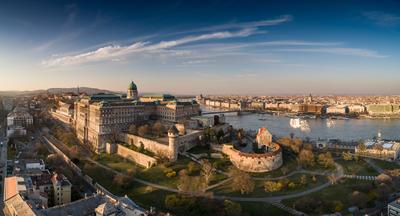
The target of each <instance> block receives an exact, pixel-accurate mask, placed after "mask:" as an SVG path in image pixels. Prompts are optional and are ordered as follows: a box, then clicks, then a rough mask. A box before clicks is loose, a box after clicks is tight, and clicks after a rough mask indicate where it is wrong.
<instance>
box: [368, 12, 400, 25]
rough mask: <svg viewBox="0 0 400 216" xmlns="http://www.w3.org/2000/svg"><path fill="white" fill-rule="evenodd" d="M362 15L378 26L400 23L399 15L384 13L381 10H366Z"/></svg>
mask: <svg viewBox="0 0 400 216" xmlns="http://www.w3.org/2000/svg"><path fill="white" fill-rule="evenodd" d="M363 15H364V16H365V17H366V18H367V19H369V20H370V21H372V22H373V23H375V24H376V25H380V26H394V25H397V24H399V23H400V16H398V15H395V14H390V13H384V12H381V11H366V12H363Z"/></svg>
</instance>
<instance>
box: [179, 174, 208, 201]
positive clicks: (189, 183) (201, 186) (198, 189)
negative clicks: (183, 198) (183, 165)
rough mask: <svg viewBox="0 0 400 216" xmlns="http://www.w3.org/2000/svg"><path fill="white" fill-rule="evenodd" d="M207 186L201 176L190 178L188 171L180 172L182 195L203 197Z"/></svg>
mask: <svg viewBox="0 0 400 216" xmlns="http://www.w3.org/2000/svg"><path fill="white" fill-rule="evenodd" d="M205 189H206V184H205V183H204V181H203V179H202V178H201V177H200V176H189V175H188V173H187V171H186V170H184V169H183V170H181V171H180V172H179V179H178V190H179V191H180V192H182V193H187V194H192V195H201V194H204V193H205Z"/></svg>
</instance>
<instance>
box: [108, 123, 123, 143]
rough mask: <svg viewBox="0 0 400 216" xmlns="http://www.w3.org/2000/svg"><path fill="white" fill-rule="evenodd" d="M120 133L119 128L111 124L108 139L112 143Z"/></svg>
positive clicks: (116, 140)
mask: <svg viewBox="0 0 400 216" xmlns="http://www.w3.org/2000/svg"><path fill="white" fill-rule="evenodd" d="M120 133H121V130H120V129H119V128H118V127H117V126H112V127H111V133H110V141H111V142H112V143H116V142H118V140H119V134H120Z"/></svg>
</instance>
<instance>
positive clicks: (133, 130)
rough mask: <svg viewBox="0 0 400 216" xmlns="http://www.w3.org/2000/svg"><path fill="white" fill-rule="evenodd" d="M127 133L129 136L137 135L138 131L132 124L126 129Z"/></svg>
mask: <svg viewBox="0 0 400 216" xmlns="http://www.w3.org/2000/svg"><path fill="white" fill-rule="evenodd" d="M128 132H129V133H130V134H135V135H136V134H137V133H138V129H137V127H136V125H134V124H131V125H130V126H129V128H128Z"/></svg>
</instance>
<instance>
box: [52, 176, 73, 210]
mask: <svg viewBox="0 0 400 216" xmlns="http://www.w3.org/2000/svg"><path fill="white" fill-rule="evenodd" d="M51 182H52V183H53V189H54V193H53V194H54V204H55V205H63V204H67V203H70V202H71V187H72V184H71V182H69V181H68V179H67V178H66V177H65V176H64V175H62V174H58V173H55V174H53V176H52V177H51Z"/></svg>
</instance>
